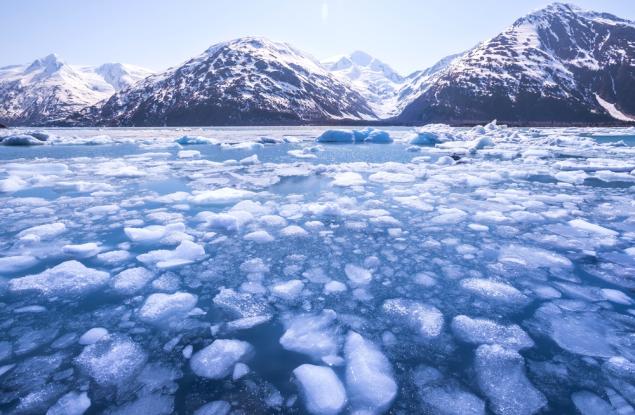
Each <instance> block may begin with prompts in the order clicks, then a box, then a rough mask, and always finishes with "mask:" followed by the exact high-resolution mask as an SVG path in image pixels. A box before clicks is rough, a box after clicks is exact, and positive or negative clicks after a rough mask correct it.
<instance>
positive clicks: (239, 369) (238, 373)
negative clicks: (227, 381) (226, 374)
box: [232, 362, 251, 381]
mask: <svg viewBox="0 0 635 415" xmlns="http://www.w3.org/2000/svg"><path fill="white" fill-rule="evenodd" d="M250 371H251V369H249V366H247V365H246V364H244V363H240V362H239V363H236V365H235V366H234V371H233V373H232V380H234V381H236V380H238V379H240V378H242V377H245V376H247V375H248V374H249V372H250Z"/></svg>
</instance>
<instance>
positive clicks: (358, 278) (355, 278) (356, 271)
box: [344, 264, 373, 286]
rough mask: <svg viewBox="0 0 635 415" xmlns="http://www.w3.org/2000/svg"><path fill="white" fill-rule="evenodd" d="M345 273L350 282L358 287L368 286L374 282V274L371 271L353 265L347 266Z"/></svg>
mask: <svg viewBox="0 0 635 415" xmlns="http://www.w3.org/2000/svg"><path fill="white" fill-rule="evenodd" d="M344 273H346V277H347V278H348V279H349V281H350V282H351V283H352V284H354V285H357V286H360V285H368V284H370V282H371V281H372V280H373V274H372V273H371V272H370V271H369V270H367V269H366V268H362V267H359V266H357V265H353V264H346V265H345V266H344Z"/></svg>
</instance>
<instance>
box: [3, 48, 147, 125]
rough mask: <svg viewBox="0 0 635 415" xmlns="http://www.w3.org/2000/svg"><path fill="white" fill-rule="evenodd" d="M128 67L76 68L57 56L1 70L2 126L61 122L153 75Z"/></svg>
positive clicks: (107, 65)
mask: <svg viewBox="0 0 635 415" xmlns="http://www.w3.org/2000/svg"><path fill="white" fill-rule="evenodd" d="M150 73H151V72H150V71H148V70H146V69H143V68H139V67H135V66H131V65H124V64H119V63H117V64H105V65H102V66H99V67H90V66H72V65H68V64H66V63H64V62H63V61H61V60H60V59H59V58H58V57H57V56H56V55H49V56H46V57H44V58H41V59H37V60H35V61H34V62H32V63H30V64H28V65H13V66H7V67H4V68H0V123H3V124H7V125H41V124H45V123H50V122H54V121H55V120H58V121H61V120H63V119H65V118H66V117H68V116H70V115H71V114H73V113H75V112H77V111H79V110H81V109H83V108H85V107H86V106H89V105H94V104H96V103H98V102H100V101H103V100H105V99H107V98H109V97H110V96H112V94H114V93H115V92H116V91H118V90H120V89H122V88H125V87H128V86H130V85H132V84H134V83H136V82H137V81H139V80H140V79H142V78H144V77H146V76H148V75H150Z"/></svg>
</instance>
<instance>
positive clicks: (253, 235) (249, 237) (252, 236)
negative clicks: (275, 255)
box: [243, 230, 274, 244]
mask: <svg viewBox="0 0 635 415" xmlns="http://www.w3.org/2000/svg"><path fill="white" fill-rule="evenodd" d="M243 238H244V239H245V240H246V241H252V242H257V243H259V244H264V243H268V242H273V241H274V237H273V236H271V235H270V234H269V232H267V231H264V230H259V231H254V232H250V233H248V234H246V235H245V236H244V237H243Z"/></svg>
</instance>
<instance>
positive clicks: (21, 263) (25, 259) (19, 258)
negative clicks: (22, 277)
mask: <svg viewBox="0 0 635 415" xmlns="http://www.w3.org/2000/svg"><path fill="white" fill-rule="evenodd" d="M37 263H38V260H37V259H36V258H35V257H32V256H30V255H16V256H7V257H4V258H0V274H11V273H14V272H19V271H23V270H25V269H29V268H31V267H32V266H34V265H35V264H37Z"/></svg>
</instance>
